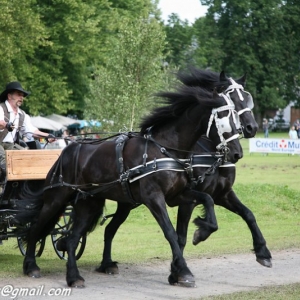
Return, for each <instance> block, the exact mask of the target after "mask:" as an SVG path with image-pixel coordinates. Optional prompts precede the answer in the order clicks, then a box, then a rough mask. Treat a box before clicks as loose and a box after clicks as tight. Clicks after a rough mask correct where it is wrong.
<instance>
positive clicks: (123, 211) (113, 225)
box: [96, 202, 132, 274]
mask: <svg viewBox="0 0 300 300" xmlns="http://www.w3.org/2000/svg"><path fill="white" fill-rule="evenodd" d="M131 209H132V205H131V204H126V203H120V202H118V206H117V210H116V212H115V214H114V215H113V217H112V219H111V221H110V222H109V223H108V225H107V226H106V227H105V231H104V249H103V255H102V261H101V264H100V266H99V267H98V268H97V269H96V271H97V272H100V273H106V274H119V269H118V265H117V262H115V261H112V258H111V248H112V241H113V238H114V236H115V234H116V232H117V231H118V229H119V227H120V226H121V225H122V224H123V223H124V222H125V220H126V219H127V217H128V215H129V213H130V211H131Z"/></svg>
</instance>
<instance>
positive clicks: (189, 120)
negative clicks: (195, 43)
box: [141, 82, 243, 162]
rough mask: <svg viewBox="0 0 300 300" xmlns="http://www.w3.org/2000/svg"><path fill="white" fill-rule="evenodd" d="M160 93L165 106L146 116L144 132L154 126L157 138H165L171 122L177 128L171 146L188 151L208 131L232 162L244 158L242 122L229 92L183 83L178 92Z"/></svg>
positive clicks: (142, 127) (219, 148)
mask: <svg viewBox="0 0 300 300" xmlns="http://www.w3.org/2000/svg"><path fill="white" fill-rule="evenodd" d="M157 96H160V97H161V98H162V99H163V100H162V102H163V104H164V106H162V107H158V108H156V109H154V110H153V112H152V115H150V116H147V117H146V118H144V120H143V122H142V124H141V132H142V133H143V134H144V133H146V132H147V131H148V130H149V128H151V131H152V134H153V135H154V136H155V138H156V139H161V138H163V139H164V140H166V139H167V138H168V136H166V133H165V132H166V128H168V127H170V125H171V126H172V127H173V128H174V129H172V131H171V132H170V133H169V136H173V138H172V144H173V146H169V147H173V148H177V149H179V150H183V151H188V149H190V148H191V146H193V145H194V144H195V143H196V142H197V140H198V138H199V137H200V136H201V135H203V134H205V135H207V137H209V138H210V139H211V140H212V141H213V144H214V145H215V147H216V150H217V151H220V152H222V153H225V152H226V153H227V154H228V157H227V158H228V159H230V161H232V162H236V161H237V160H238V159H240V158H242V157H243V151H242V147H241V145H240V143H239V141H238V138H239V130H240V121H239V118H238V116H237V114H236V113H235V107H234V105H233V103H232V101H231V99H230V98H229V97H228V96H227V95H225V94H224V93H220V94H218V93H217V92H216V91H213V92H212V91H209V90H207V89H203V88H202V87H199V86H189V85H186V84H185V82H182V84H181V85H179V86H178V87H177V90H176V91H174V92H161V93H158V94H157ZM174 132H176V135H175V136H174V135H173V133H174ZM169 142H170V141H169ZM176 143H177V144H176Z"/></svg>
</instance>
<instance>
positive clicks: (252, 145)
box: [249, 138, 300, 154]
mask: <svg viewBox="0 0 300 300" xmlns="http://www.w3.org/2000/svg"><path fill="white" fill-rule="evenodd" d="M249 152H250V153H252V152H261V153H285V154H300V139H297V140H291V139H263V138H261V139H256V138H253V139H249Z"/></svg>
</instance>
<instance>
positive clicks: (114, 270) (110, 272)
mask: <svg viewBox="0 0 300 300" xmlns="http://www.w3.org/2000/svg"><path fill="white" fill-rule="evenodd" d="M105 273H106V274H108V275H117V274H119V268H118V267H117V266H115V267H109V268H106V269H105Z"/></svg>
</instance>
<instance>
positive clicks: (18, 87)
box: [0, 81, 30, 102]
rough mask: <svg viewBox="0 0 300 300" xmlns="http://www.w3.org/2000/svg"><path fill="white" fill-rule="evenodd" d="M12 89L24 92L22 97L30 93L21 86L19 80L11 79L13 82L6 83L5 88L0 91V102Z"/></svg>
mask: <svg viewBox="0 0 300 300" xmlns="http://www.w3.org/2000/svg"><path fill="white" fill-rule="evenodd" d="M12 91H20V92H22V93H24V97H26V96H28V95H30V92H27V91H25V90H24V89H23V88H22V86H21V83H20V82H18V81H13V82H10V83H8V84H7V85H6V89H5V90H4V91H3V92H2V93H1V95H0V102H4V101H5V100H6V99H7V94H8V93H9V92H12Z"/></svg>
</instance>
